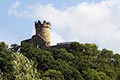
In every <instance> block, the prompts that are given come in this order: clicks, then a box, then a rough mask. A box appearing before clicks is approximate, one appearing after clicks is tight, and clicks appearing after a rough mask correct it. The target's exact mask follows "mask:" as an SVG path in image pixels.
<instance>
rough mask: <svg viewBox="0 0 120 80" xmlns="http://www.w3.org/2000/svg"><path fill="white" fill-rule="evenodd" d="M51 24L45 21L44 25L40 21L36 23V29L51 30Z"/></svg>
mask: <svg viewBox="0 0 120 80" xmlns="http://www.w3.org/2000/svg"><path fill="white" fill-rule="evenodd" d="M50 26H51V23H50V22H46V21H45V20H44V21H43V23H41V22H40V20H38V22H36V21H35V28H50Z"/></svg>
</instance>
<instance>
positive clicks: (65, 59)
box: [0, 42, 120, 80]
mask: <svg viewBox="0 0 120 80" xmlns="http://www.w3.org/2000/svg"><path fill="white" fill-rule="evenodd" d="M0 80H120V55H119V54H114V53H113V52H112V51H111V50H107V49H102V50H99V49H98V46H96V45H95V44H80V43H78V42H73V43H71V44H70V48H69V49H67V50H66V49H64V48H59V49H58V48H54V49H52V50H43V49H40V48H35V47H34V46H33V45H32V44H24V45H22V46H19V45H17V44H12V45H11V47H10V48H9V47H8V46H7V45H6V44H5V43H4V42H0Z"/></svg>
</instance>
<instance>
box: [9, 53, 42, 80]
mask: <svg viewBox="0 0 120 80" xmlns="http://www.w3.org/2000/svg"><path fill="white" fill-rule="evenodd" d="M11 64H12V65H13V76H14V79H15V80H40V78H39V73H38V72H37V69H36V68H35V65H34V62H33V61H29V60H28V59H27V58H26V57H25V56H23V55H22V54H20V53H14V54H12V60H11Z"/></svg>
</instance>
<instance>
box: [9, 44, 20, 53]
mask: <svg viewBox="0 0 120 80" xmlns="http://www.w3.org/2000/svg"><path fill="white" fill-rule="evenodd" d="M10 47H11V48H10V49H11V51H13V52H18V51H19V49H20V45H17V44H12V45H11V46H10Z"/></svg>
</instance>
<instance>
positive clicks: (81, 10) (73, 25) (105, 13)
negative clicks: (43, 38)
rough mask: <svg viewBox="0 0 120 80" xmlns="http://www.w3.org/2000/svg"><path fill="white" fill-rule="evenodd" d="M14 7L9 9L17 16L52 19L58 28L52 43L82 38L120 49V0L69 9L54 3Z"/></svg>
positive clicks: (116, 50)
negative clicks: (58, 7)
mask: <svg viewBox="0 0 120 80" xmlns="http://www.w3.org/2000/svg"><path fill="white" fill-rule="evenodd" d="M19 4H20V3H19ZM13 6H15V7H13ZM11 7H13V8H10V10H9V12H11V14H13V15H15V16H18V17H23V18H24V17H25V18H31V19H41V20H44V19H45V20H47V21H50V22H51V24H52V29H55V32H52V35H53V37H52V39H53V40H52V43H55V42H56V41H70V40H77V41H78V40H79V41H80V42H83V43H86V42H90V43H96V44H98V46H99V47H100V48H108V49H112V50H113V51H115V52H119V53H120V45H119V44H120V35H119V34H120V0H104V1H101V2H99V3H88V2H81V3H79V4H78V5H76V6H71V7H68V8H66V9H65V10H60V9H57V8H55V7H54V6H52V5H51V4H47V5H41V4H37V5H33V6H27V7H25V9H24V10H22V11H20V10H18V9H17V8H16V4H15V5H12V6H11ZM58 34H59V35H58ZM54 36H55V37H54ZM57 36H58V37H57ZM56 37H57V38H56Z"/></svg>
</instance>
